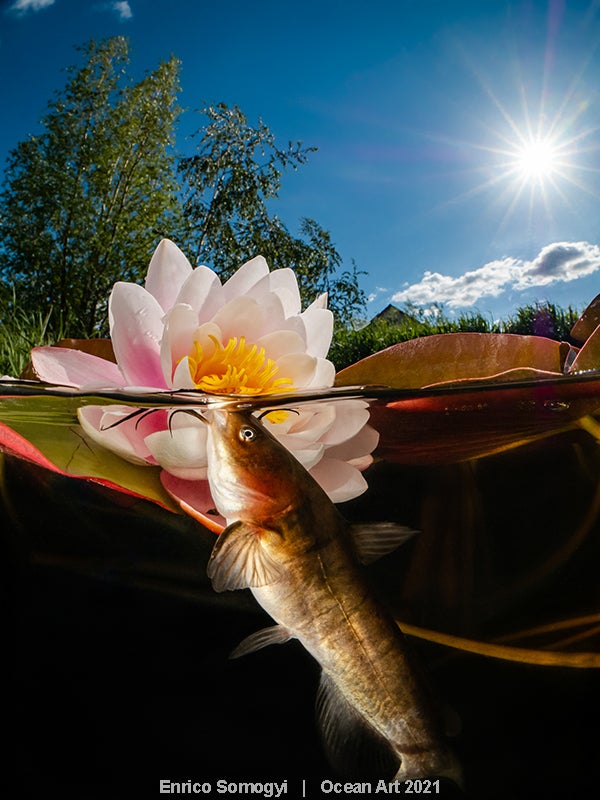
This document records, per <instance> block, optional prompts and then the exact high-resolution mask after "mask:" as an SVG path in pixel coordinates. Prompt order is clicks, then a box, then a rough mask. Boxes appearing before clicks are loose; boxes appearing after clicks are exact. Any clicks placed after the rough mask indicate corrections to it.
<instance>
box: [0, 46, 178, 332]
mask: <svg viewBox="0 0 600 800" xmlns="http://www.w3.org/2000/svg"><path fill="white" fill-rule="evenodd" d="M78 49H79V51H80V56H81V60H82V63H80V64H78V65H74V66H71V67H69V68H68V69H67V76H68V79H67V82H66V85H65V87H64V88H63V89H62V90H60V91H59V92H57V93H56V95H55V97H54V98H53V99H52V100H51V102H50V103H49V105H48V110H47V113H46V114H45V116H44V117H43V118H42V120H41V132H40V133H37V134H33V135H30V136H29V137H28V138H27V139H25V140H24V141H22V142H20V143H19V144H18V145H17V146H16V148H15V149H14V150H13V151H12V152H11V153H10V155H9V158H8V163H7V167H6V171H5V178H4V184H3V187H2V191H1V193H0V278H1V280H2V282H3V286H4V288H5V290H6V289H7V287H8V288H10V292H12V293H14V296H15V297H17V298H18V302H19V303H20V304H21V305H22V306H25V307H27V308H35V309H39V311H40V313H43V314H44V315H48V318H49V325H50V328H51V329H54V330H57V331H59V330H60V331H61V332H63V333H65V334H67V335H69V336H79V337H87V336H93V335H95V334H98V333H105V332H106V319H107V310H106V303H107V298H108V294H109V292H110V289H111V287H112V285H113V284H114V283H115V282H116V281H117V280H128V281H136V280H141V279H142V278H143V276H144V274H145V271H146V268H147V264H148V254H149V253H151V252H152V250H153V249H154V247H155V246H156V242H157V241H158V240H159V239H160V238H161V237H162V236H170V237H173V236H174V232H175V231H177V230H178V226H179V225H180V224H181V207H180V203H179V199H178V194H177V192H178V184H177V179H176V175H175V167H174V156H173V153H172V146H173V144H174V131H175V123H176V120H177V117H178V115H179V113H180V109H179V107H178V106H177V96H178V93H179V77H178V76H179V67H180V65H179V62H178V61H177V59H175V58H173V57H172V58H170V59H169V60H168V61H164V62H162V63H160V64H159V66H158V67H157V68H156V69H155V70H154V71H152V72H149V73H147V74H146V75H145V76H144V77H143V78H142V79H141V80H139V81H137V82H135V81H133V80H132V79H131V78H129V77H128V74H127V72H128V66H129V46H128V43H127V41H126V40H125V39H124V38H123V37H113V38H110V39H107V40H103V41H100V42H97V41H94V40H92V41H90V42H88V43H87V44H85V45H84V46H83V47H81V48H78ZM10 292H5V296H6V297H8V296H10ZM9 306H10V303H8V308H7V304H4V313H5V314H6V313H10V308H9Z"/></svg>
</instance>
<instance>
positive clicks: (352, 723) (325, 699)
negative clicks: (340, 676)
mask: <svg viewBox="0 0 600 800" xmlns="http://www.w3.org/2000/svg"><path fill="white" fill-rule="evenodd" d="M316 711H317V722H318V724H319V729H320V732H321V738H322V741H323V747H324V750H325V753H326V755H327V758H328V760H329V762H330V763H331V766H332V767H333V768H334V769H335V770H336V771H337V772H339V773H340V774H341V775H343V776H344V777H348V778H354V777H359V776H368V777H370V778H371V779H374V778H385V777H390V776H392V775H394V774H395V773H396V771H397V769H398V767H399V764H400V760H399V759H398V758H397V757H396V755H395V754H394V753H393V752H392V750H391V749H390V746H389V745H388V743H387V742H386V740H385V739H384V738H383V737H382V736H380V734H378V733H377V731H376V730H375V729H374V728H372V727H371V725H369V724H368V723H367V722H366V720H365V719H364V718H363V717H362V716H361V714H359V712H358V711H357V710H356V709H355V708H354V706H353V705H352V704H351V703H350V702H349V701H348V700H347V699H346V698H345V697H344V695H343V694H342V692H341V691H340V690H339V689H338V687H337V686H336V684H335V683H334V681H333V680H332V678H331V677H330V676H329V675H327V673H325V672H323V673H322V674H321V681H320V683H319V689H318V692H317V706H316Z"/></svg>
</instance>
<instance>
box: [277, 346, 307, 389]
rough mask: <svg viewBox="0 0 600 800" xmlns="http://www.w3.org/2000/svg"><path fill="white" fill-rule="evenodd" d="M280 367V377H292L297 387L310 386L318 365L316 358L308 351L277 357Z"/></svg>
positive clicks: (278, 375)
mask: <svg viewBox="0 0 600 800" xmlns="http://www.w3.org/2000/svg"><path fill="white" fill-rule="evenodd" d="M275 363H276V364H277V366H278V368H279V372H278V373H277V377H278V378H291V379H292V381H293V383H294V387H295V388H296V389H303V388H304V387H305V386H309V385H310V382H311V381H312V379H313V377H314V374H315V369H316V366H317V360H316V358H313V357H312V356H308V355H306V353H291V354H289V355H286V356H282V357H281V358H278V359H276V361H275Z"/></svg>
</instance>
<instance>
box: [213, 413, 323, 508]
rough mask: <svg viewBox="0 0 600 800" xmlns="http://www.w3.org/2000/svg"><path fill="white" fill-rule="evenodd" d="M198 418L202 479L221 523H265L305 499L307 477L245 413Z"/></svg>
mask: <svg viewBox="0 0 600 800" xmlns="http://www.w3.org/2000/svg"><path fill="white" fill-rule="evenodd" d="M203 416H204V418H205V419H206V421H207V422H208V439H207V459H208V481H209V484H210V489H211V493H212V496H213V499H214V501H215V504H216V506H217V509H218V510H219V513H221V514H222V515H223V516H224V517H225V518H226V519H228V520H230V519H239V518H240V516H242V515H243V516H246V517H248V516H250V517H252V518H254V519H266V518H269V517H273V516H275V515H277V514H280V513H282V512H283V511H285V510H286V509H287V508H290V507H294V506H297V505H298V504H300V503H301V502H302V501H303V499H305V497H306V492H307V488H306V487H307V486H309V487H310V485H311V484H312V483H313V479H312V478H311V477H310V475H309V474H308V472H307V471H306V470H305V469H304V467H303V466H302V465H301V464H300V463H299V462H298V461H297V459H296V458H295V457H294V456H293V455H292V454H291V453H290V452H289V451H288V450H287V449H286V448H285V447H284V446H283V445H282V444H281V443H280V442H278V441H277V439H276V438H275V437H274V436H273V435H272V434H271V433H269V431H268V430H266V428H265V426H264V425H263V424H262V423H261V422H260V420H259V419H258V418H257V417H255V416H253V414H252V412H251V411H245V410H241V411H238V410H230V409H209V410H207V411H205V412H204V413H203Z"/></svg>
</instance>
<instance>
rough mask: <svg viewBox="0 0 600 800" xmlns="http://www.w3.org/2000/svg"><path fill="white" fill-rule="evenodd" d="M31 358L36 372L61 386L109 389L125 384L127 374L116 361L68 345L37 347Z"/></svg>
mask: <svg viewBox="0 0 600 800" xmlns="http://www.w3.org/2000/svg"><path fill="white" fill-rule="evenodd" d="M31 361H32V364H33V368H34V370H35V373H36V375H37V376H38V378H39V379H40V380H42V381H46V382H47V383H58V384H61V386H74V387H83V386H85V387H86V388H87V387H91V386H93V387H94V388H108V387H116V386H124V385H125V378H124V377H123V373H122V372H121V370H120V369H119V367H118V366H117V365H116V364H113V362H112V361H106V360H105V359H104V358H98V356H92V355H90V354H89V353H84V352H83V351H81V350H71V349H70V348H68V347H34V349H33V350H32V351H31Z"/></svg>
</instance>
